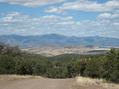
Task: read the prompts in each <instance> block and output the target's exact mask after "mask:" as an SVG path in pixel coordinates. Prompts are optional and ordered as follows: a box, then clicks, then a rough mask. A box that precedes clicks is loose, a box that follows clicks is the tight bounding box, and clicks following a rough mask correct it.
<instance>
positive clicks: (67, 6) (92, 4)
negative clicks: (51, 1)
mask: <svg viewBox="0 0 119 89" xmlns="http://www.w3.org/2000/svg"><path fill="white" fill-rule="evenodd" d="M117 9H119V0H109V1H107V2H105V3H98V2H96V1H92V0H75V1H72V2H66V3H64V4H62V5H61V6H59V7H49V8H47V9H46V12H48V13H59V12H64V11H67V10H76V11H85V12H108V11H113V10H117Z"/></svg>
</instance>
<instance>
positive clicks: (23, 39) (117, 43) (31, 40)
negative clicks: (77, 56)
mask: <svg viewBox="0 0 119 89" xmlns="http://www.w3.org/2000/svg"><path fill="white" fill-rule="evenodd" d="M0 42H3V43H7V44H11V45H19V46H20V47H30V46H31V47H32V46H33V47H34V46H35V47H36V46H38V47H40V46H62V47H65V46H79V45H84V46H99V47H108V46H109V47H119V39H118V38H109V37H100V36H88V37H75V36H64V35H59V34H46V35H36V36H21V35H2V36H0Z"/></svg>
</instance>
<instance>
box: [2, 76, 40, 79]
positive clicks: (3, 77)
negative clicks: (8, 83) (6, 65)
mask: <svg viewBox="0 0 119 89" xmlns="http://www.w3.org/2000/svg"><path fill="white" fill-rule="evenodd" d="M39 78H42V77H40V76H31V75H0V80H17V79H39Z"/></svg>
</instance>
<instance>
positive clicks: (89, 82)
mask: <svg viewBox="0 0 119 89" xmlns="http://www.w3.org/2000/svg"><path fill="white" fill-rule="evenodd" d="M76 84H77V85H78V86H85V87H86V86H88V87H90V86H97V87H102V88H101V89H119V84H114V83H107V82H106V81H105V80H103V79H91V78H84V77H77V78H76Z"/></svg>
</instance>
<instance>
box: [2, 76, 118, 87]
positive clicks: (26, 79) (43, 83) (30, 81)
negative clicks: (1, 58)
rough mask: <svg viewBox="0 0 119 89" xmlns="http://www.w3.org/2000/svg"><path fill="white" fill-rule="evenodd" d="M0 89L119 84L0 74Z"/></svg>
mask: <svg viewBox="0 0 119 89" xmlns="http://www.w3.org/2000/svg"><path fill="white" fill-rule="evenodd" d="M0 89H119V85H118V84H111V83H110V84H109V83H105V82H104V81H103V80H96V79H90V78H83V77H77V78H74V79H49V78H43V77H39V76H18V75H0Z"/></svg>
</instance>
